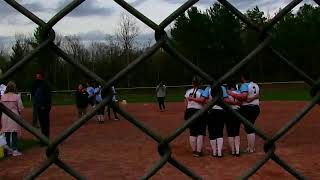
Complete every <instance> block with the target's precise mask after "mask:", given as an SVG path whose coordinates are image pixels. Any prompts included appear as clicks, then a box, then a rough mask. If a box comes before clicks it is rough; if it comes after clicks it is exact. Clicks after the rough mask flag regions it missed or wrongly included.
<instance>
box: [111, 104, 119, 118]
mask: <svg viewBox="0 0 320 180" xmlns="http://www.w3.org/2000/svg"><path fill="white" fill-rule="evenodd" d="M113 105H114V106H113V107H112V111H113V114H114V120H119V117H118V115H117V111H116V108H115V106H117V103H116V102H114V103H113Z"/></svg>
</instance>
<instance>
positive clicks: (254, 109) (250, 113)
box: [240, 105, 260, 134]
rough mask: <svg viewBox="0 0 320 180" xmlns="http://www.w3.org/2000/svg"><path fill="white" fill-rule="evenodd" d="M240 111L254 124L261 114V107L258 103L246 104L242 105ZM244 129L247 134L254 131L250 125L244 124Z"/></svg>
mask: <svg viewBox="0 0 320 180" xmlns="http://www.w3.org/2000/svg"><path fill="white" fill-rule="evenodd" d="M240 113H241V115H242V116H243V117H245V118H247V119H248V120H249V121H250V122H251V123H252V124H253V125H254V123H255V122H256V119H257V117H258V116H259V114H260V107H259V106H258V105H254V106H251V105H246V106H241V107H240ZM244 129H245V131H246V133H247V134H252V133H254V130H253V129H251V128H250V127H249V126H246V125H244Z"/></svg>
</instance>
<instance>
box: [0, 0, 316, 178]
mask: <svg viewBox="0 0 320 180" xmlns="http://www.w3.org/2000/svg"><path fill="white" fill-rule="evenodd" d="M4 1H5V2H7V3H8V4H9V5H11V6H12V7H13V8H15V9H16V10H18V11H19V12H20V13H21V14H23V15H24V16H26V17H28V18H29V19H30V20H32V21H33V22H34V23H36V24H37V25H38V26H40V27H42V28H44V29H45V32H46V33H45V37H44V39H46V40H45V41H43V42H42V43H41V44H40V45H39V46H38V47H37V48H35V49H34V50H33V51H32V52H31V53H30V54H28V55H27V56H26V57H24V58H23V59H22V60H21V61H19V62H18V63H17V64H15V65H14V66H13V67H12V68H10V69H9V70H8V71H6V72H5V73H4V74H3V75H2V76H1V77H0V83H2V82H4V81H5V80H7V79H8V78H9V77H11V76H12V75H13V74H14V73H15V72H16V71H18V70H19V69H21V68H23V67H24V66H25V65H26V64H27V63H28V62H30V61H31V60H32V59H33V57H35V56H36V55H37V54H38V53H40V52H41V51H43V50H48V49H50V50H51V51H52V52H54V53H56V54H57V55H58V56H60V57H62V58H63V59H64V60H65V61H66V62H68V63H70V64H71V65H73V66H74V67H75V68H77V69H79V70H81V71H82V72H83V73H85V74H86V75H87V76H89V77H90V78H92V79H95V80H96V81H97V82H99V83H101V84H102V85H103V90H109V89H110V87H111V86H112V85H113V84H116V83H117V82H119V81H120V80H121V79H122V78H123V77H124V76H125V75H126V74H128V73H130V72H131V71H132V70H134V69H135V68H136V67H137V66H139V64H141V63H142V62H143V61H146V60H147V59H148V58H149V57H150V56H151V55H153V54H154V53H155V52H156V51H157V50H159V48H162V49H163V50H165V51H166V52H167V53H168V54H170V55H171V56H173V57H174V58H175V59H177V60H179V61H180V62H181V63H183V64H184V65H185V66H186V67H188V68H189V69H190V70H192V71H193V72H195V73H196V74H198V75H199V76H201V77H202V78H203V79H205V80H207V81H212V80H213V82H214V83H213V85H212V88H213V89H215V88H216V87H218V86H220V85H221V84H222V83H223V82H224V81H225V80H226V79H227V78H229V77H230V76H232V75H234V74H235V73H236V72H237V71H239V69H240V68H241V67H243V66H244V65H246V64H247V63H249V62H250V61H252V60H253V59H254V57H255V56H256V55H257V54H259V53H260V52H261V51H262V50H267V51H269V52H270V53H271V54H272V55H273V56H274V57H275V58H276V59H278V60H279V61H280V62H282V63H284V64H286V65H287V66H288V67H290V68H291V69H292V70H293V71H294V72H296V73H297V74H298V75H299V76H300V78H301V79H302V80H303V81H305V82H306V83H307V84H308V85H310V86H311V87H312V90H311V96H312V97H313V99H312V100H311V101H310V102H309V103H308V104H307V105H306V106H305V107H304V108H303V109H302V110H301V111H300V112H298V113H297V114H296V116H295V117H294V118H293V119H292V120H291V121H289V122H288V123H287V124H286V125H284V126H283V127H282V128H281V129H280V130H279V131H278V132H277V133H275V134H274V135H273V136H272V137H270V136H267V135H266V134H265V133H264V132H263V131H262V130H261V129H259V128H257V127H255V126H254V125H253V124H251V123H250V122H249V121H248V120H247V119H245V118H244V117H243V116H241V115H240V114H239V113H238V112H236V111H234V110H233V109H232V108H231V107H230V106H229V105H228V104H225V103H224V102H223V101H222V100H221V93H216V94H217V95H216V97H215V98H214V100H213V101H211V102H210V103H209V104H208V105H207V106H206V107H205V108H204V109H202V110H200V111H199V112H198V113H196V114H195V115H193V116H192V117H191V118H190V119H189V120H187V121H186V122H185V123H184V124H183V127H181V128H178V129H177V130H176V131H175V132H173V133H172V134H169V135H168V136H167V137H161V136H160V135H159V134H158V133H156V132H154V131H152V130H150V129H149V128H148V127H147V126H145V125H144V124H143V123H141V121H139V120H138V119H136V118H134V117H133V116H131V115H130V114H129V113H127V112H126V111H125V110H123V109H121V108H119V107H115V108H116V110H117V111H118V112H119V114H121V115H122V116H123V117H124V118H125V119H126V120H128V121H129V122H130V123H132V124H133V125H134V126H136V127H137V128H138V129H140V130H141V131H143V132H144V133H145V134H146V135H148V136H150V137H151V138H152V139H153V140H154V141H156V142H157V143H158V152H159V155H160V156H161V158H160V160H159V161H158V162H157V163H156V164H155V165H154V166H153V167H150V170H149V171H147V172H146V173H145V174H144V175H143V176H142V177H141V179H148V178H150V177H152V176H153V175H154V174H155V173H157V171H158V170H159V169H161V168H162V167H163V166H164V164H166V163H170V164H172V165H173V166H175V167H176V168H177V169H178V170H180V171H181V172H183V173H184V174H186V175H187V176H189V177H191V178H193V179H202V178H201V177H200V176H199V175H197V174H196V173H195V172H193V171H192V170H191V169H189V168H187V167H186V166H185V165H183V164H181V163H180V162H179V161H178V160H176V159H175V158H174V157H173V154H172V152H171V148H170V143H171V142H172V141H173V140H174V139H175V138H177V137H178V136H179V135H181V134H182V133H183V132H184V131H185V130H186V129H187V128H188V127H189V126H190V124H191V123H192V122H193V121H195V120H196V119H197V118H198V117H200V116H201V115H202V114H203V113H205V112H206V111H207V110H208V109H209V108H211V107H212V106H213V105H214V104H220V105H221V106H222V107H223V108H224V109H225V110H227V111H229V112H230V113H233V114H234V115H235V116H237V117H238V118H239V119H240V120H241V121H242V122H243V123H244V124H246V125H248V126H250V127H251V128H252V129H253V130H254V131H255V133H256V134H257V135H258V136H260V137H261V138H262V139H263V140H264V141H265V145H264V151H265V156H264V157H263V159H261V160H259V161H258V162H257V163H256V164H255V165H254V166H253V167H252V168H251V169H249V170H248V171H247V172H244V173H243V175H242V176H241V177H240V178H241V179H247V178H249V177H250V176H252V175H253V174H254V173H255V172H256V171H258V170H259V169H260V168H261V167H262V166H263V165H264V164H265V163H266V162H267V161H269V160H270V159H271V160H273V161H274V162H276V163H277V164H279V165H280V166H281V167H282V168H283V169H284V170H285V171H288V172H289V173H290V174H291V175H292V176H294V177H295V178H297V179H306V177H304V176H303V175H302V174H300V173H299V172H298V171H297V170H296V169H294V168H293V167H291V166H290V165H289V164H288V163H286V162H285V161H284V160H282V159H281V158H280V157H279V156H278V155H277V154H276V153H275V150H276V145H275V143H276V141H277V140H279V139H280V138H282V137H283V136H284V135H285V134H286V133H287V132H288V131H289V130H290V129H291V128H292V127H293V126H295V125H296V124H297V123H298V122H300V121H301V119H302V118H303V117H304V116H305V115H306V114H307V113H308V112H309V111H310V110H311V109H312V108H313V107H314V106H315V105H316V104H317V103H319V102H320V92H319V89H320V79H319V80H317V81H316V80H313V79H312V78H310V77H309V76H308V75H307V74H306V73H304V72H303V71H302V70H301V69H300V68H298V67H296V66H295V65H294V64H292V63H291V62H290V61H289V60H288V59H286V58H285V57H284V56H282V55H281V54H280V53H279V52H278V51H277V50H276V49H274V48H273V47H272V46H271V45H270V42H271V40H272V37H271V34H270V32H269V30H270V29H271V28H272V27H273V26H274V25H275V24H276V23H277V22H279V21H280V20H281V19H282V18H283V17H284V16H285V15H286V14H287V13H288V12H290V11H291V10H292V9H293V8H294V7H295V6H297V5H298V4H299V3H301V2H302V0H293V1H291V2H290V3H289V4H288V5H287V6H286V7H285V8H284V9H282V10H281V11H280V12H279V13H278V14H277V15H276V16H275V17H274V18H273V19H271V20H270V21H269V22H268V23H267V24H266V25H265V26H263V27H261V26H258V25H256V24H254V23H253V22H251V21H250V19H249V18H247V17H246V16H245V15H244V14H242V13H241V12H240V11H239V10H238V9H237V8H235V7H234V6H233V5H232V4H230V3H229V2H228V1H227V0H218V2H220V3H221V4H222V5H223V6H224V7H226V8H227V9H228V10H229V11H230V12H232V13H233V14H234V15H235V16H236V17H238V18H239V19H240V20H241V21H243V23H245V24H246V25H247V26H248V28H250V29H252V30H254V31H257V32H258V33H259V34H260V37H261V38H260V44H259V45H258V46H257V47H256V48H255V49H253V50H252V51H251V52H250V53H249V54H248V55H247V56H246V57H245V58H243V59H242V60H241V61H240V62H239V63H238V64H237V65H235V66H234V67H233V68H232V69H230V70H229V71H228V72H226V73H225V74H224V75H223V76H222V77H220V78H219V79H218V80H214V79H212V77H210V76H209V75H208V74H207V73H205V72H204V71H202V70H201V69H200V68H198V67H197V66H195V65H194V64H192V63H191V62H190V61H189V60H188V59H187V58H185V57H184V56H183V54H181V53H179V52H178V51H177V50H176V49H175V48H174V47H173V46H172V45H171V40H170V38H168V36H167V34H166V32H165V31H164V28H165V27H167V26H168V25H169V24H170V23H172V22H173V21H174V20H175V19H176V18H177V17H178V16H180V15H181V14H183V13H184V12H185V11H186V10H187V9H188V8H190V7H191V6H193V5H194V4H195V3H196V2H198V0H188V1H186V3H184V4H183V5H182V6H181V7H179V8H178V9H177V10H176V11H175V12H173V13H172V14H171V15H170V16H168V17H167V18H166V19H165V20H164V21H162V22H161V23H160V24H159V25H158V24H156V23H154V22H153V21H152V20H150V19H149V18H148V17H146V16H144V15H143V14H142V13H140V12H139V11H137V10H136V9H135V8H133V7H132V6H130V5H129V4H128V3H126V2H125V1H124V0H114V2H116V3H117V4H119V5H120V6H122V7H123V8H124V9H125V10H127V11H128V12H130V13H131V14H132V15H134V16H135V17H136V18H138V19H139V20H141V21H142V22H143V23H145V24H146V25H147V26H149V27H150V28H152V29H153V30H154V32H155V39H156V43H155V44H154V45H153V46H152V47H151V48H149V49H148V50H147V51H145V52H144V53H143V54H142V55H141V56H140V57H138V58H137V59H135V60H134V61H133V62H132V63H131V64H129V65H128V66H127V67H126V68H124V69H123V70H121V71H120V72H119V73H117V74H116V75H115V76H114V77H112V78H111V79H108V80H103V79H102V78H100V77H99V76H97V75H96V74H95V73H93V72H91V71H90V70H88V69H87V68H86V67H85V66H83V65H81V64H79V63H77V62H76V61H75V60H74V59H72V58H71V57H69V56H68V55H67V54H66V53H65V52H64V51H63V50H62V49H60V48H59V47H58V46H56V45H55V44H54V39H55V32H54V30H53V29H52V27H53V26H54V25H55V24H56V23H57V22H59V21H60V20H61V19H62V18H64V17H65V16H66V15H67V14H68V13H70V12H71V11H72V10H74V9H75V8H76V7H77V6H79V5H80V4H81V3H82V2H84V1H85V0H73V1H72V2H71V3H70V4H68V5H67V6H66V7H64V9H62V10H61V11H60V12H59V13H57V14H56V15H55V16H54V17H52V18H51V19H50V20H49V21H48V22H44V21H43V20H41V19H40V18H38V17H37V16H35V15H34V14H33V13H32V12H30V11H28V10H27V9H26V8H24V7H23V6H21V5H20V4H19V3H17V2H16V1H14V0H4ZM315 2H316V3H317V4H320V1H319V0H316V1H315ZM110 99H111V92H110V93H109V94H108V95H107V97H106V98H104V100H103V101H102V103H100V104H99V105H98V106H97V108H95V109H94V110H92V111H91V112H88V113H87V114H86V115H85V116H83V117H82V118H80V119H79V120H77V121H76V122H75V123H74V124H73V125H72V126H71V127H69V128H68V129H67V130H65V131H64V132H62V133H61V134H59V135H58V136H57V137H56V138H54V139H52V140H49V139H48V138H46V137H45V136H44V135H42V134H41V133H39V132H38V131H37V130H36V129H35V128H33V127H32V126H31V125H30V124H29V123H27V122H26V121H24V120H23V119H22V118H21V117H19V116H17V115H16V114H14V113H13V112H12V111H10V109H8V108H6V107H5V106H4V105H3V104H2V103H0V111H2V112H3V113H5V114H7V115H8V116H9V117H10V118H12V119H13V120H14V121H15V122H17V123H18V124H19V125H21V126H22V127H23V128H25V129H26V130H27V131H29V132H30V133H32V134H33V135H34V136H35V137H37V138H38V139H39V140H40V141H41V142H42V143H44V144H46V145H47V149H46V155H47V160H46V161H45V162H43V163H42V164H41V166H40V167H38V168H37V169H35V170H34V171H32V172H31V173H30V174H29V175H27V176H26V178H25V179H34V178H35V177H37V176H39V175H40V174H41V173H42V172H44V171H45V170H46V169H47V168H48V167H50V166H51V165H52V164H56V165H57V166H58V167H60V168H61V169H63V170H64V171H65V172H66V173H68V174H70V175H71V176H73V177H75V178H77V179H85V177H83V176H82V175H81V173H80V172H78V171H76V170H75V169H73V168H72V167H71V166H70V165H68V164H66V163H65V162H63V160H62V159H60V157H59V148H58V147H59V145H60V144H61V143H62V142H63V141H64V140H66V139H67V138H68V137H69V136H70V135H71V134H73V133H74V132H75V131H77V130H78V129H79V128H80V127H81V126H82V125H83V124H84V123H86V122H87V121H88V120H89V119H90V118H92V117H93V116H94V115H95V114H96V113H97V111H99V109H101V108H102V107H104V106H105V105H106V104H107V103H108V101H109V100H110Z"/></svg>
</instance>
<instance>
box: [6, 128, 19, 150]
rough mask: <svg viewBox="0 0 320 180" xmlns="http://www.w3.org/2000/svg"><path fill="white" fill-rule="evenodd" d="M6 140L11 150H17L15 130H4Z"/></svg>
mask: <svg viewBox="0 0 320 180" xmlns="http://www.w3.org/2000/svg"><path fill="white" fill-rule="evenodd" d="M4 135H5V137H6V141H7V145H8V146H9V147H10V148H11V149H12V150H17V149H18V146H17V145H18V144H17V141H18V133H17V132H5V133H4Z"/></svg>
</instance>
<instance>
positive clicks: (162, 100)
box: [161, 97, 166, 110]
mask: <svg viewBox="0 0 320 180" xmlns="http://www.w3.org/2000/svg"><path fill="white" fill-rule="evenodd" d="M164 100H165V97H162V98H161V104H162V109H163V110H165V109H166V106H165V105H164Z"/></svg>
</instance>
